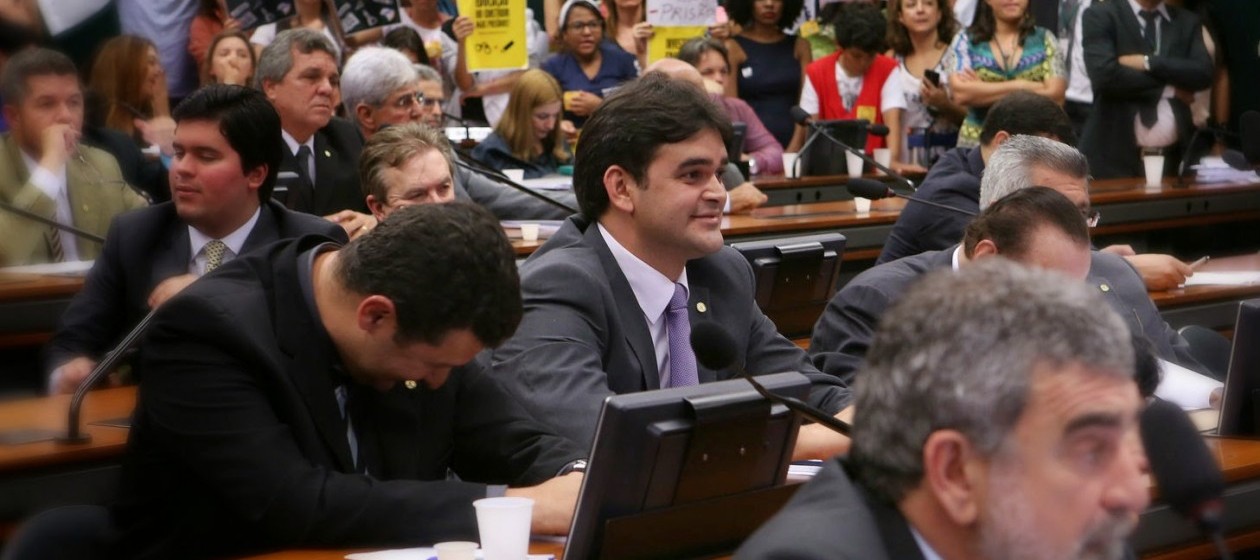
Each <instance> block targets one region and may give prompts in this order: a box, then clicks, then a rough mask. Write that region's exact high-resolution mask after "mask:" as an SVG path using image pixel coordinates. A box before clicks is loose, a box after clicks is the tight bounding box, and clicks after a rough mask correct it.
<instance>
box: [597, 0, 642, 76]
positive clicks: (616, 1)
mask: <svg viewBox="0 0 1260 560" xmlns="http://www.w3.org/2000/svg"><path fill="white" fill-rule="evenodd" d="M606 4H607V9H608V39H609V40H610V41H612V43H613V44H614V45H617V46H618V47H621V50H623V51H626V52H628V53H630V54H632V55H634V57H635V59H637V60H638V61H639V67H641V68H646V67H647V42H648V39H650V38H651V37H652V24H650V23H648V22H647V9H646V8H645V7H644V0H610V1H609V2H607V3H606Z"/></svg>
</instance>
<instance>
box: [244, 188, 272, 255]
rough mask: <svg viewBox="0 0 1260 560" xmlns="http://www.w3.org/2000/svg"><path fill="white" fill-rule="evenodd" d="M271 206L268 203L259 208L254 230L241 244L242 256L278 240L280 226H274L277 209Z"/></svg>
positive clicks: (269, 202)
mask: <svg viewBox="0 0 1260 560" xmlns="http://www.w3.org/2000/svg"><path fill="white" fill-rule="evenodd" d="M271 204H272V203H271V201H268V202H267V203H266V204H263V205H262V206H261V207H260V208H259V210H258V221H257V222H254V229H252V230H250V232H249V235H248V236H247V237H245V243H242V244H241V254H242V255H243V254H245V253H248V252H250V251H253V250H254V249H257V248H259V247H262V246H264V245H267V244H269V243H271V242H273V241H276V240H277V239H280V226H279V225H278V224H276V216H275V215H276V211H277V209H276V208H274V207H272V205H271Z"/></svg>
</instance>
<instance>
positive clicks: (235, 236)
mask: <svg viewBox="0 0 1260 560" xmlns="http://www.w3.org/2000/svg"><path fill="white" fill-rule="evenodd" d="M261 213H262V207H261V206H260V207H259V208H258V209H257V210H254V215H253V216H250V217H249V220H248V221H246V222H245V224H244V225H242V226H241V227H239V228H236V231H233V232H232V233H229V234H227V235H225V236H223V237H222V238H220V239H219V241H222V242H223V244H224V245H227V248H228V249H229V250H230V251H232V254H233V255H240V254H241V247H243V246H244V245H245V239H247V238H248V237H249V233H250V232H252V231H254V224H256V223H258V216H259V215H260V214H261ZM213 240H214V238H213V237H210V236H208V235H206V234H204V233H201V232H200V231H198V230H197V228H195V227H192V226H188V243H189V248H190V249H192V253H190V254H191V255H192V258H194V259H195V258H197V255H199V254H201V249H202V248H203V247H205V246H206V243H209V242H211V241H213Z"/></svg>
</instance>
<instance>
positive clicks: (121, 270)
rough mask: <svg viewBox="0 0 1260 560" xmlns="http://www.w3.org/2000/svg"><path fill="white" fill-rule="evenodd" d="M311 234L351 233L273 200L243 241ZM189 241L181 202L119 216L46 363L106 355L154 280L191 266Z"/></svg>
mask: <svg viewBox="0 0 1260 560" xmlns="http://www.w3.org/2000/svg"><path fill="white" fill-rule="evenodd" d="M311 234H319V235H325V236H328V237H332V238H334V239H337V240H341V241H344V240H345V239H346V232H345V230H343V229H341V227H340V226H338V225H336V224H334V223H332V222H329V221H328V220H324V219H322V218H316V217H314V216H310V215H306V214H301V213H298V212H290V211H288V210H285V209H284V207H283V206H281V205H280V204H279V203H276V202H270V203H268V204H267V205H265V206H263V207H262V211H261V212H259V214H258V222H257V223H255V224H254V229H253V231H251V232H250V234H249V237H247V238H246V239H245V244H244V245H242V246H241V249H242V252H243V253H244V252H249V251H253V250H255V249H258V248H260V247H264V246H266V245H270V244H271V243H274V242H276V241H279V240H281V239H292V238H296V237H301V236H303V235H311ZM188 243H189V242H188V225H187V224H186V223H184V222H183V220H180V219H179V215H178V214H176V213H175V205H174V204H173V203H170V202H166V203H163V204H158V205H156V206H150V207H148V208H145V209H142V210H137V211H135V212H128V213H126V214H123V215H120V216H118V217H117V218H115V219H114V221H113V223H112V224H111V225H110V228H109V233H108V234H106V236H105V247H104V248H103V249H102V250H101V256H100V258H98V259H96V263H95V264H94V265H93V266H92V271H91V272H89V273H88V276H87V280H86V281H85V282H84V285H83V290H82V291H80V292H79V293H78V294H77V295H75V297H74V299H73V300H71V302H70V306H69V307H67V308H66V311H65V313H63V314H62V316H61V324H60V325H59V327H58V329H57V334H56V335H55V336H53V339H52V340H51V341H49V342H48V345H47V346H46V347H45V349H44V352H45V357H46V360H45V365H46V370H47V371H51V370H53V369H54V368H56V367H58V366H60V365H61V364H64V363H66V362H68V361H70V360H71V359H73V358H75V357H78V356H91V357H93V358H99V357H101V356H102V355H103V354H104V353H105V352H107V351H108V350H109V349H111V348H112V347H113V346H114V345H116V344H117V343H118V341H119V340H121V339H122V338H123V336H125V335H126V334H127V331H128V330H130V329H131V328H132V326H134V325H135V324H136V323H137V322H139V321H140V319H141V318H142V317H144V315H145V314H146V313H148V312H149V305H148V303H147V302H148V299H149V294H150V293H152V292H153V288H156V287H157V285H158V284H160V283H162V281H163V280H166V279H167V278H171V277H174V276H179V275H181V274H187V273H188V263H189V261H191V260H192V255H191V254H190V249H189V245H188Z"/></svg>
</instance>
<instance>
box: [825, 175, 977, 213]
mask: <svg viewBox="0 0 1260 560" xmlns="http://www.w3.org/2000/svg"><path fill="white" fill-rule="evenodd" d="M849 192H851V193H853V195H854V196H860V197H863V198H869V199H871V200H878V199H881V198H888V197H890V196H892V197H896V198H901V199H905V200H908V201H910V202H918V203H919V204H926V205H928V206H935V207H937V208H941V209H943V210H949V211H950V212H957V213H959V214H963V215H965V216H967V217H970V218H974V217H976V213H975V212H969V211H967V210H963V209H962V208H955V207H953V206H950V205H948V204H941V203H939V202H935V201H931V200H928V199H926V198H919V197H917V196H907V195H904V194H901V193H899V192H897V191H895V190H893V188H892V187H889V186H888V185H885V184H884V183H881V182H879V181H876V180H873V179H855V180H853V181H849ZM876 195H878V196H876Z"/></svg>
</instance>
